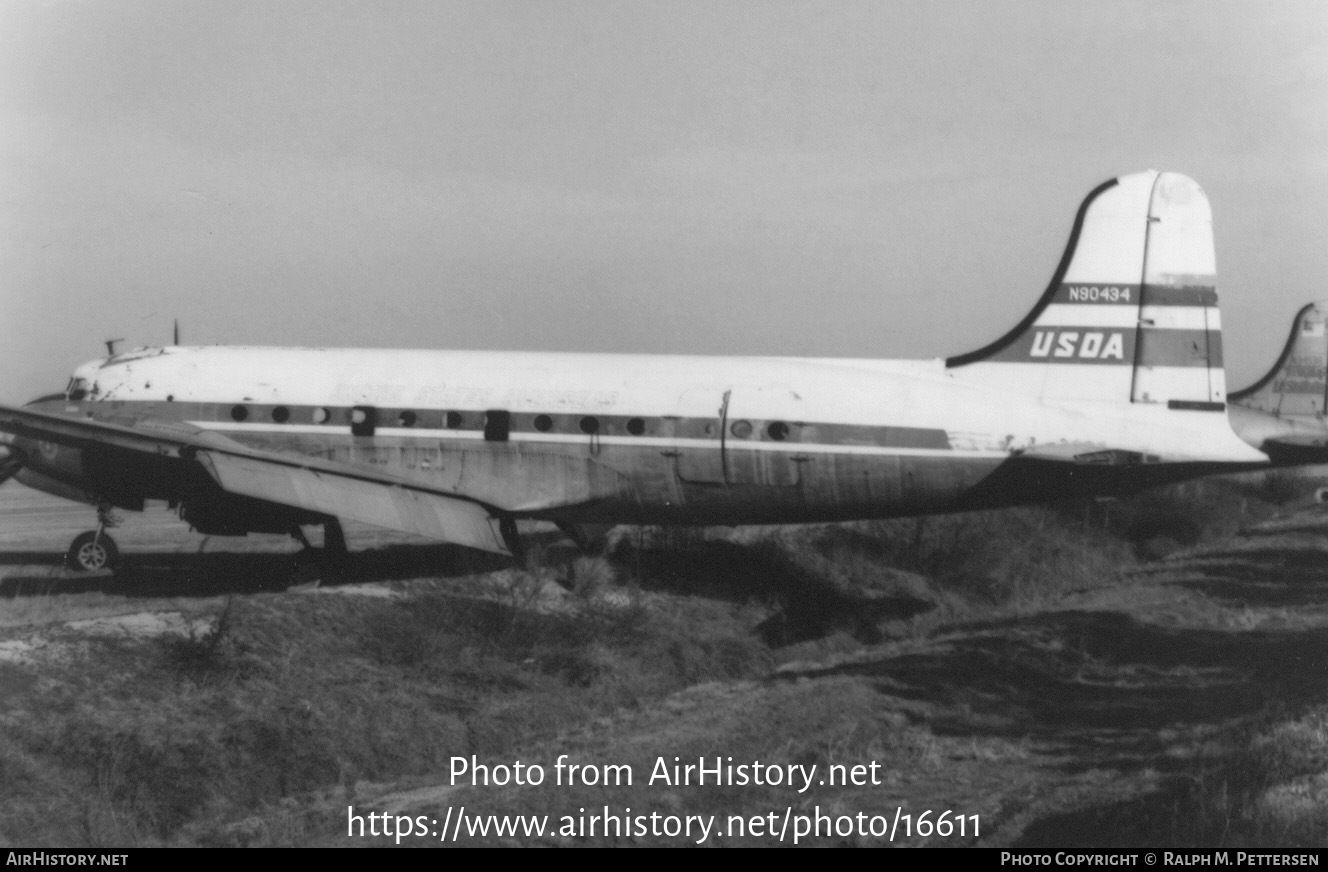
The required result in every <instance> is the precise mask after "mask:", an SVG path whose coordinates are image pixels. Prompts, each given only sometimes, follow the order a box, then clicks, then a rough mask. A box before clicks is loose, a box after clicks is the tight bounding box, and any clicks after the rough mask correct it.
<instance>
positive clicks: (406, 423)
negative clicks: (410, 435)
mask: <svg viewBox="0 0 1328 872" xmlns="http://www.w3.org/2000/svg"><path fill="white" fill-rule="evenodd" d="M415 420H416V418H415V413H414V412H412V411H411V410H410V409H406V410H405V411H404V412H402V413H401V414H400V415H399V416H397V423H399V424H400V425H401V426H402V427H414V426H415Z"/></svg>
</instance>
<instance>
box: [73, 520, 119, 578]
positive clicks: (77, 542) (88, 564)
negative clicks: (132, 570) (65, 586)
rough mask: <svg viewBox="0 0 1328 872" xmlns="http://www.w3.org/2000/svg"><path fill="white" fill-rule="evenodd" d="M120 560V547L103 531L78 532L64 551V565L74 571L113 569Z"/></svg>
mask: <svg viewBox="0 0 1328 872" xmlns="http://www.w3.org/2000/svg"><path fill="white" fill-rule="evenodd" d="M119 562H120V549H119V548H117V547H116V546H115V540H114V539H112V538H111V537H110V536H107V535H106V534H105V533H99V532H97V531H96V530H89V531H87V532H86V533H79V534H78V536H76V537H75V538H74V541H73V543H72V544H71V545H70V546H69V551H67V552H66V553H65V566H67V567H69V568H70V569H72V570H74V571H76V572H96V571H97V570H99V569H114V568H115V565H116V564H117V563H119Z"/></svg>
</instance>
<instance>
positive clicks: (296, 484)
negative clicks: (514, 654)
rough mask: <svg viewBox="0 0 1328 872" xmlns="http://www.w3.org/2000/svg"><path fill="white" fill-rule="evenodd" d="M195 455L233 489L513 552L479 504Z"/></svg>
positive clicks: (254, 461)
mask: <svg viewBox="0 0 1328 872" xmlns="http://www.w3.org/2000/svg"><path fill="white" fill-rule="evenodd" d="M195 456H196V459H197V460H198V461H199V462H201V463H202V464H203V467H204V468H205V469H206V470H207V471H208V474H209V475H211V476H212V477H213V478H214V479H215V480H216V482H217V484H219V485H221V486H222V487H223V488H224V489H225V490H227V491H230V492H231V493H236V494H243V495H244V496H248V497H256V498H257V499H261V500H268V501H269V502H274V503H281V504H282V505H287V506H298V507H300V508H304V509H309V510H311V511H315V512H322V513H324V514H329V515H336V516H337V517H340V518H350V519H353V520H356V521H362V522H364V523H366V524H372V525H373V526H375V527H387V528H389V529H393V530H404V531H406V532H408V533H416V534H418V535H420V536H427V537H429V538H432V539H441V540H443V541H446V542H453V543H456V544H457V545H465V546H468V547H470V548H479V549H482V550H484V551H491V552H494V553H497V554H504V555H509V556H510V554H511V552H510V551H509V550H508V548H507V546H506V545H505V544H504V543H503V538H502V535H501V533H499V531H498V524H497V522H496V521H495V520H494V518H493V517H491V516H490V515H489V512H488V510H487V509H485V508H484V506H482V505H480V504H479V503H473V502H470V501H468V500H462V499H456V498H454V497H446V496H443V495H441V494H435V493H429V492H427V491H421V490H415V489H411V488H406V487H401V486H398V485H388V484H383V483H379V482H373V481H364V480H362V479H356V478H351V477H348V476H345V475H337V474H334V473H329V472H325V471H320V470H315V469H307V468H303V467H298V466H291V465H287V464H285V463H280V464H279V463H273V462H271V461H267V460H263V459H261V458H257V457H247V456H239V455H234V454H226V453H222V452H216V451H199V452H198V453H197V454H196V455H195Z"/></svg>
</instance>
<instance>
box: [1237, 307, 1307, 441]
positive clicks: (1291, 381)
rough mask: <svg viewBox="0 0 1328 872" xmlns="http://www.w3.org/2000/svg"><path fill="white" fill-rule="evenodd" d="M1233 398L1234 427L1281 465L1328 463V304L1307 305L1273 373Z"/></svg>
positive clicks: (1293, 324) (1299, 315) (1298, 315)
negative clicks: (1327, 408)
mask: <svg viewBox="0 0 1328 872" xmlns="http://www.w3.org/2000/svg"><path fill="white" fill-rule="evenodd" d="M1228 399H1229V400H1230V401H1231V405H1230V415H1231V424H1232V427H1234V428H1235V429H1236V430H1237V432H1239V433H1241V434H1242V436H1244V437H1245V438H1246V441H1248V442H1250V443H1251V444H1253V445H1255V446H1256V447H1258V448H1259V449H1260V450H1262V451H1263V452H1264V453H1265V454H1267V455H1269V457H1271V458H1273V459H1274V461H1275V462H1277V463H1279V464H1280V465H1302V464H1316V463H1328V415H1326V414H1325V408H1326V404H1328V301H1319V302H1315V303H1309V304H1307V305H1305V306H1304V307H1302V308H1301V310H1300V311H1299V312H1297V313H1296V317H1295V319H1294V320H1293V321H1292V323H1291V335H1290V336H1288V337H1287V341H1286V344H1285V345H1284V346H1283V347H1282V353H1281V354H1279V355H1278V357H1277V361H1276V362H1275V363H1274V364H1273V367H1272V369H1270V370H1268V372H1266V373H1265V374H1264V375H1263V377H1262V378H1260V379H1258V380H1257V381H1255V382H1254V383H1253V384H1251V385H1250V386H1249V387H1245V388H1242V389H1240V390H1238V391H1232V392H1231V393H1230V395H1229V396H1228ZM1251 413H1256V414H1251Z"/></svg>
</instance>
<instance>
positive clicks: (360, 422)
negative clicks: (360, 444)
mask: <svg viewBox="0 0 1328 872" xmlns="http://www.w3.org/2000/svg"><path fill="white" fill-rule="evenodd" d="M377 419H378V412H377V410H376V409H374V407H373V406H353V407H352V408H351V410H350V432H351V435H352V436H372V435H373V434H374V426H375V425H376V424H377V423H378V420H377Z"/></svg>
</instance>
